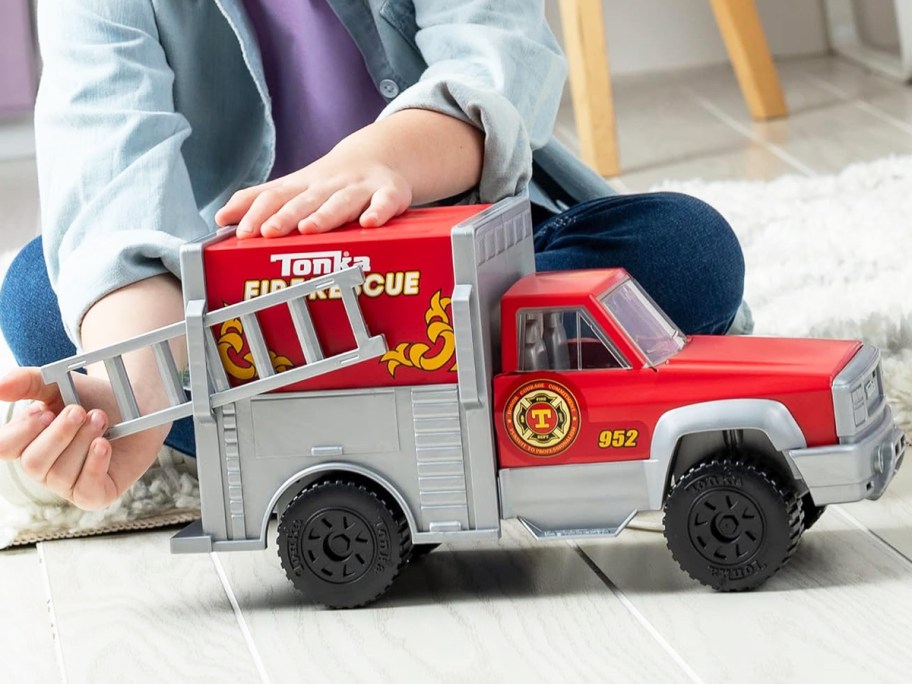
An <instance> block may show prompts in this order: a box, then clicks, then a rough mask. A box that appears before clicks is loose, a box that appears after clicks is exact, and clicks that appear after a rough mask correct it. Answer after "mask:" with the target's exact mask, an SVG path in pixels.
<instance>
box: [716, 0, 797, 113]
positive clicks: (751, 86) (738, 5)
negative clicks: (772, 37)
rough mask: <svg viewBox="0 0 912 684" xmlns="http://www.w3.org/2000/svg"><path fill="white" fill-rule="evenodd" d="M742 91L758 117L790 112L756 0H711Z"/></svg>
mask: <svg viewBox="0 0 912 684" xmlns="http://www.w3.org/2000/svg"><path fill="white" fill-rule="evenodd" d="M710 3H711V4H712V8H713V12H714V13H715V15H716V22H717V23H718V24H719V30H720V31H721V33H722V38H723V39H724V40H725V46H726V47H727V48H728V55H729V58H730V59H731V63H732V66H733V67H734V69H735V74H736V75H737V77H738V83H739V84H740V85H741V92H742V93H743V94H744V99H745V100H746V101H747V107H748V109H749V110H750V113H751V116H752V117H753V118H754V119H757V120H760V121H763V120H766V119H773V118H776V117H779V116H785V115H787V114H788V108H787V107H786V105H785V98H784V97H783V95H782V86H781V85H780V83H779V75H778V73H777V72H776V66H775V65H774V64H773V58H772V56H771V55H770V51H769V46H768V45H767V42H766V34H765V33H764V32H763V26H762V25H761V24H760V16H759V15H758V14H757V6H756V5H755V4H754V0H710Z"/></svg>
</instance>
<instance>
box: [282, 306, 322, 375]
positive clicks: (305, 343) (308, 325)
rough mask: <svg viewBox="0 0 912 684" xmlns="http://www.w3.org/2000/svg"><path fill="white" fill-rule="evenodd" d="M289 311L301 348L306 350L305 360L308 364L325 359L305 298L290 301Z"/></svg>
mask: <svg viewBox="0 0 912 684" xmlns="http://www.w3.org/2000/svg"><path fill="white" fill-rule="evenodd" d="M288 310H289V311H290V312H291V320H292V322H293V323H294V327H295V330H296V331H297V333H298V340H299V341H300V342H301V348H302V349H303V350H304V360H305V361H306V362H307V363H315V362H317V361H320V360H321V359H322V358H323V349H322V348H321V347H320V340H319V339H317V335H316V333H315V332H314V327H313V320H312V319H311V317H310V310H309V309H308V308H307V301H306V300H305V299H304V298H303V297H301V298H300V299H292V300H289V302H288Z"/></svg>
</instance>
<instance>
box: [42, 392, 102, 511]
mask: <svg viewBox="0 0 912 684" xmlns="http://www.w3.org/2000/svg"><path fill="white" fill-rule="evenodd" d="M107 426H108V420H107V417H106V416H105V414H104V411H97V410H96V411H91V412H90V413H89V416H88V420H87V421H86V422H85V423H84V424H83V426H82V427H81V428H80V429H79V432H77V433H76V436H75V437H74V438H73V440H72V441H71V442H70V444H69V446H68V447H66V448H65V449H64V450H63V452H61V454H60V456H58V457H57V460H56V461H54V464H53V465H52V466H51V468H50V469H49V470H48V472H47V476H46V477H45V484H46V485H47V488H48V489H50V490H51V491H52V492H54V494H56V495H57V496H61V497H63V498H64V499H72V497H73V489H74V487H75V486H76V481H77V480H78V479H79V474H80V473H81V472H82V468H83V464H84V463H85V460H86V455H87V454H88V451H89V447H90V446H91V444H92V442H93V441H94V440H95V439H96V438H98V437H101V435H103V434H104V431H105V429H106V428H107Z"/></svg>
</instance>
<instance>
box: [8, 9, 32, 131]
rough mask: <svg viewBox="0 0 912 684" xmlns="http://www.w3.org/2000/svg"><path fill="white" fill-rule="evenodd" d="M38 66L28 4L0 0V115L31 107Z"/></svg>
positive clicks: (18, 111)
mask: <svg viewBox="0 0 912 684" xmlns="http://www.w3.org/2000/svg"><path fill="white" fill-rule="evenodd" d="M34 95H35V67H34V47H33V45H32V33H31V28H30V25H29V6H28V3H27V2H25V0H2V1H0V117H2V116H4V115H9V114H15V113H21V112H24V111H27V110H29V109H31V106H32V100H33V98H34Z"/></svg>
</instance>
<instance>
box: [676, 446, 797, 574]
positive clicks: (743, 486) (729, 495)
mask: <svg viewBox="0 0 912 684" xmlns="http://www.w3.org/2000/svg"><path fill="white" fill-rule="evenodd" d="M664 523H665V540H666V543H667V544H668V548H669V550H670V551H671V553H672V555H673V556H674V559H675V560H676V561H677V563H678V565H680V566H681V569H682V570H684V571H685V572H686V573H687V574H688V575H690V576H691V577H693V578H694V579H695V580H697V581H698V582H701V583H702V584H705V585H707V586H710V587H712V588H713V589H717V590H719V591H744V590H748V589H755V588H756V587H758V586H760V585H761V584H763V583H764V582H765V581H766V580H768V579H769V578H770V577H772V576H773V575H774V574H775V573H776V572H778V571H779V569H780V568H781V567H782V566H783V565H785V563H786V562H788V560H789V558H791V557H792V554H793V553H794V552H795V549H796V548H797V546H798V541H799V540H800V538H801V534H802V533H803V532H804V511H803V510H802V506H801V501H800V499H799V498H798V496H797V495H796V494H795V491H794V489H793V488H792V487H791V486H789V485H788V484H786V483H783V482H781V481H779V480H778V479H777V478H776V477H775V476H774V475H773V474H772V473H770V472H766V471H765V470H764V469H762V468H761V467H760V466H758V465H756V464H754V463H750V462H747V461H744V460H740V459H732V460H729V459H725V460H721V459H719V460H711V461H706V462H704V463H701V464H698V465H696V466H694V467H693V468H691V470H689V471H688V472H687V473H685V474H684V476H683V477H681V479H680V480H679V481H678V482H677V483H676V484H675V486H674V488H673V489H672V490H671V492H670V493H669V495H668V499H667V501H666V502H665V519H664Z"/></svg>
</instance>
